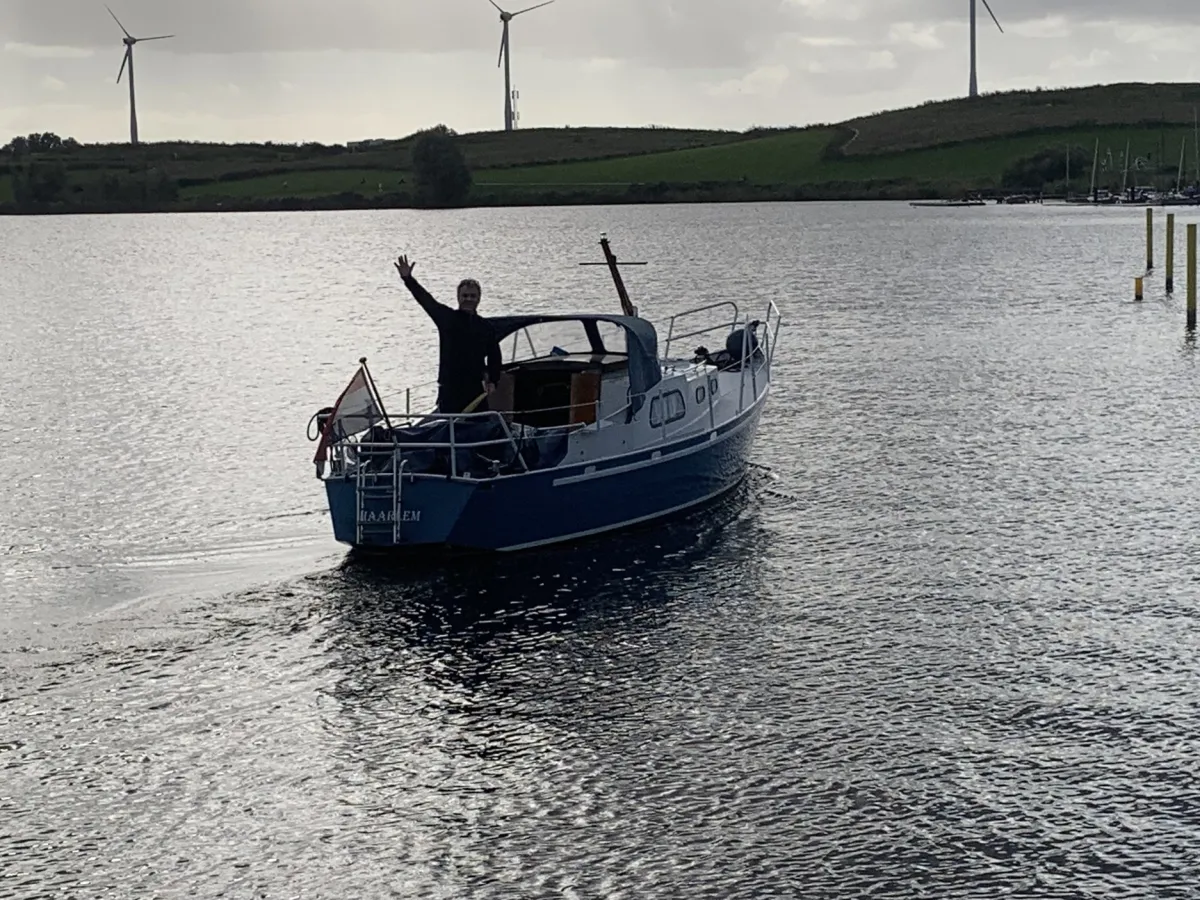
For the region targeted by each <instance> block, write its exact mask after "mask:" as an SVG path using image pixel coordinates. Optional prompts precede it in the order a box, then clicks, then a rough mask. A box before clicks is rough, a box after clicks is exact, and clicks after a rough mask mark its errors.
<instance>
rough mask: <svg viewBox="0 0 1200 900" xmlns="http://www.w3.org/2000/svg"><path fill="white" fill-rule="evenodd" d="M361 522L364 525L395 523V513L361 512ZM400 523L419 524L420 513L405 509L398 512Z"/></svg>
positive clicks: (381, 511)
mask: <svg viewBox="0 0 1200 900" xmlns="http://www.w3.org/2000/svg"><path fill="white" fill-rule="evenodd" d="M362 520H363V522H364V523H365V524H374V523H376V522H395V521H396V511H395V510H394V509H387V510H380V511H379V512H374V511H372V510H366V511H364V512H363V518H362ZM400 521H401V522H420V521H421V511H420V510H419V509H405V510H401V511H400Z"/></svg>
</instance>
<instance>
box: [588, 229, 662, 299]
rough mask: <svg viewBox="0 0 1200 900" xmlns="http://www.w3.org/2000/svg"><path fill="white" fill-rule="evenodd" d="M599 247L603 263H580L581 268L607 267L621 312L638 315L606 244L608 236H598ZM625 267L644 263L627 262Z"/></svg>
mask: <svg viewBox="0 0 1200 900" xmlns="http://www.w3.org/2000/svg"><path fill="white" fill-rule="evenodd" d="M600 246H601V247H602V248H603V250H604V262H602V263H598V262H581V263H580V265H581V266H604V265H607V266H608V271H609V274H611V275H612V280H613V284H614V285H616V288H617V296H618V297H619V298H620V299H621V312H622V313H624V314H625V315H627V316H636V315H637V314H638V312H637V307H636V306H634V305H633V301H632V300H630V299H629V291H627V290H626V289H625V280H624V279H623V278H622V277H621V269H620V268H619V267H618V265H617V258H616V256H614V255H613V252H612V248H611V247H610V246H609V244H608V235H607V234H601V235H600ZM624 265H627V266H644V265H646V263H644V262H627V263H624Z"/></svg>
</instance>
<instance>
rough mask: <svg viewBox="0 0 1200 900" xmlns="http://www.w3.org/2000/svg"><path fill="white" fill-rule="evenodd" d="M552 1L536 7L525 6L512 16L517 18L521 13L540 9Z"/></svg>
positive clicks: (548, 0) (551, 0)
mask: <svg viewBox="0 0 1200 900" xmlns="http://www.w3.org/2000/svg"><path fill="white" fill-rule="evenodd" d="M553 2H554V0H546V2H545V3H539V4H538V5H537V6H527V7H525V8H524V9H523V10H521V11H520V12H515V13H513V15H514V16H519V15H520V14H521V13H527V12H533V10H535V9H541V8H542V7H543V6H549V5H550V4H551V3H553Z"/></svg>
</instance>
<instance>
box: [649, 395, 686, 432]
mask: <svg viewBox="0 0 1200 900" xmlns="http://www.w3.org/2000/svg"><path fill="white" fill-rule="evenodd" d="M660 401H661V402H660ZM663 404H665V405H666V410H667V421H666V424H668V425H669V424H671V423H672V422H678V421H679V420H680V419H682V418H683V417H684V415H686V413H687V405H686V404H685V403H684V401H683V392H682V391H667V393H665V394H663V395H662V397H655V398H654V399H653V400H651V401H650V427H652V428H659V427H661V426H662V424H663V414H662V413H663Z"/></svg>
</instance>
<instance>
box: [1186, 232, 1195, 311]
mask: <svg viewBox="0 0 1200 900" xmlns="http://www.w3.org/2000/svg"><path fill="white" fill-rule="evenodd" d="M1187 327H1188V331H1195V330H1196V224H1195V223H1194V222H1192V223H1190V224H1189V225H1188V227H1187Z"/></svg>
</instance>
